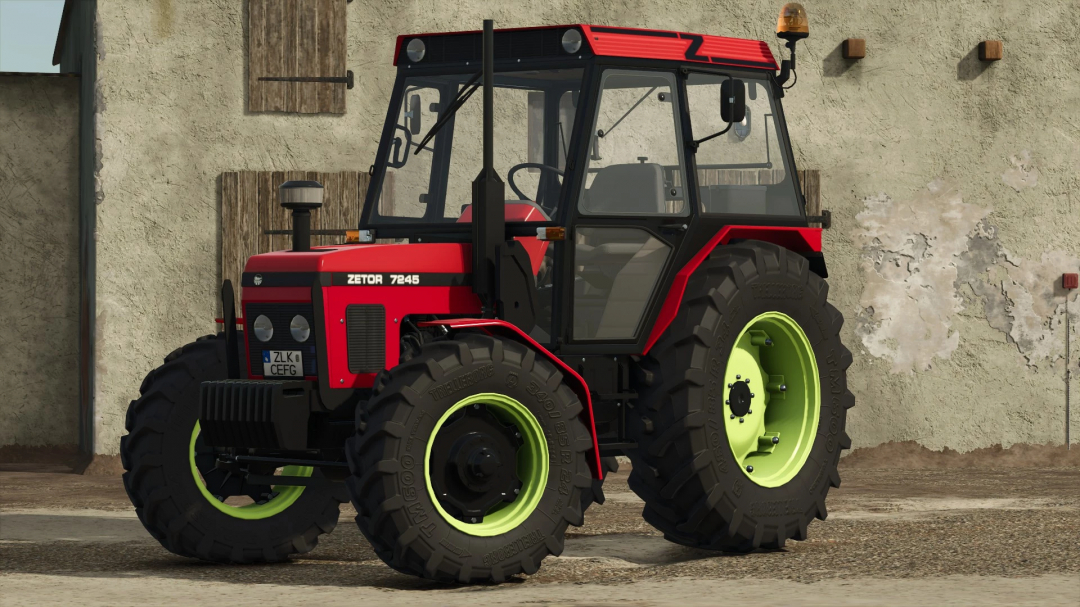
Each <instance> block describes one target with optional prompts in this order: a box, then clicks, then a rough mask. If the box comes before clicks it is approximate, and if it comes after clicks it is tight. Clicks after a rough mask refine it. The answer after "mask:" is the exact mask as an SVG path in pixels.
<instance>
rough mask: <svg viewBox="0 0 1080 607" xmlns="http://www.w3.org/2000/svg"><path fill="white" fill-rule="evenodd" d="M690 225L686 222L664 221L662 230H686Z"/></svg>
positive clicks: (661, 225)
mask: <svg viewBox="0 0 1080 607" xmlns="http://www.w3.org/2000/svg"><path fill="white" fill-rule="evenodd" d="M688 227H689V226H687V225H686V224H685V223H662V224H660V230H661V231H664V232H685V231H686V230H687V228H688Z"/></svg>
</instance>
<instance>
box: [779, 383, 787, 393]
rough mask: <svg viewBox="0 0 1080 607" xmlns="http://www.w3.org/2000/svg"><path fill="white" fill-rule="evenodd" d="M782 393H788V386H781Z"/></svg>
mask: <svg viewBox="0 0 1080 607" xmlns="http://www.w3.org/2000/svg"><path fill="white" fill-rule="evenodd" d="M780 391H781V392H787V384H780Z"/></svg>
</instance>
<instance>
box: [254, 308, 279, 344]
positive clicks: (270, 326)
mask: <svg viewBox="0 0 1080 607" xmlns="http://www.w3.org/2000/svg"><path fill="white" fill-rule="evenodd" d="M252 328H254V329H255V337H256V339H258V340H259V341H261V342H267V341H270V338H271V337H273V336H274V323H272V322H270V319H269V318H267V317H265V316H263V315H262V314H260V315H259V317H258V318H256V319H255V324H254V325H252Z"/></svg>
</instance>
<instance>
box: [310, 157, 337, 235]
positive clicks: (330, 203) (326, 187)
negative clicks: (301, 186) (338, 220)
mask: <svg viewBox="0 0 1080 607" xmlns="http://www.w3.org/2000/svg"><path fill="white" fill-rule="evenodd" d="M331 175H332V173H317V172H314V171H309V172H308V173H305V174H304V179H306V180H308V181H318V182H319V183H320V184H322V187H323V206H322V208H320V209H318V210H315V211H312V212H311V229H312V230H320V229H327V228H333V227H334V226H332V225H328V224H327V223H326V216H327V215H328V214H329V213H330V211H331V210H332V209H333V208H334V206H335V204H336V201H335V200H334V193H333V191H332V185H331V184H330V181H331V177H330V176H331ZM324 238H326V237H325V236H312V237H311V246H318V245H321V244H323V239H324Z"/></svg>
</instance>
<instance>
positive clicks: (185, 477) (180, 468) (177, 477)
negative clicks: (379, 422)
mask: <svg viewBox="0 0 1080 607" xmlns="http://www.w3.org/2000/svg"><path fill="white" fill-rule="evenodd" d="M227 377H228V371H227V365H226V363H225V340H224V339H223V338H222V337H221V336H207V337H205V338H202V339H200V340H198V341H196V342H194V343H191V344H188V345H186V346H184V347H183V348H180V349H178V350H176V351H175V352H173V353H172V354H170V355H169V356H168V357H166V358H165V364H163V365H162V366H160V367H158V368H157V369H154V370H153V371H151V372H150V374H149V375H147V376H146V379H145V380H144V381H143V384H142V387H141V388H140V391H141V392H142V395H141V396H140V397H139V399H138V400H135V401H132V402H131V405H130V407H128V413H127V424H126V425H127V430H128V434H127V435H125V436H123V437H122V438H121V442H120V455H121V458H122V461H123V464H124V469H125V470H126V471H125V472H124V488H125V489H127V493H128V497H130V498H131V503H132V504H133V505H134V506H135V512H136V513H137V514H138V516H139V520H140V521H142V524H143V526H144V527H146V530H147V531H149V532H150V534H151V535H152V536H154V538H155V539H157V540H158V541H159V542H161V545H162V546H164V547H165V548H166V549H167V550H169V551H170V552H172V553H174V554H178V555H180V556H188V557H194V558H198V559H202V560H205V561H212V562H219V563H256V562H273V561H282V560H285V559H287V558H288V557H289V555H292V554H297V553H304V552H308V551H310V550H312V549H313V548H314V547H315V544H316V543H317V542H318V539H319V536H320V535H322V534H324V533H329V532H330V531H331V530H333V528H334V526H335V525H337V520H338V509H339V505H340V504H341V502H344V501H345V491H344V488H343V486H342V485H341V484H340V483H334V484H330V483H328V482H327V483H321V484H318V485H312V486H307V487H303V486H296V485H288V486H285V485H274V484H262V483H249V482H248V476H249V475H251V474H254V475H258V476H262V477H264V478H265V477H267V476H272V475H274V474H275V473H276V472H277V471H276V469H275V468H274V467H273V465H272V464H270V465H269V466H265V467H262V468H259V467H258V466H249V467H248V468H247V469H245V470H229V469H224V468H221V467H219V466H217V459H218V458H217V453H216V451H215V450H214V448H213V447H210V446H209V445H206V444H205V443H204V441H203V437H202V433H201V431H200V427H199V385H200V384H201V383H202V382H204V381H213V380H222V379H226V378H227ZM280 474H281V475H282V476H300V477H309V476H315V477H321V474H320V473H319V472H317V471H313V470H312V469H311V468H303V467H285V468H283V469H282V470H281V471H280Z"/></svg>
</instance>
